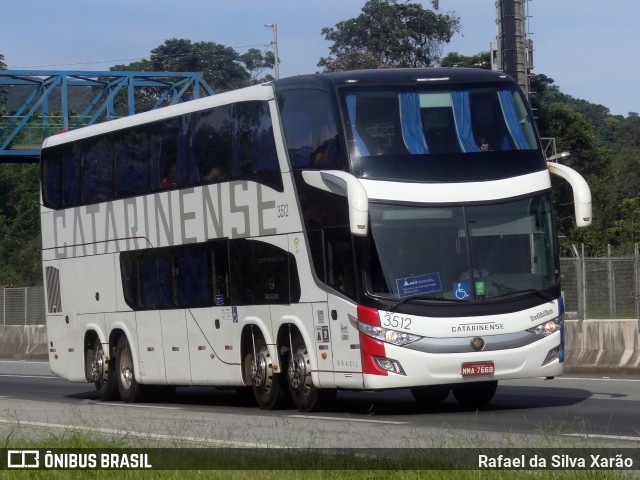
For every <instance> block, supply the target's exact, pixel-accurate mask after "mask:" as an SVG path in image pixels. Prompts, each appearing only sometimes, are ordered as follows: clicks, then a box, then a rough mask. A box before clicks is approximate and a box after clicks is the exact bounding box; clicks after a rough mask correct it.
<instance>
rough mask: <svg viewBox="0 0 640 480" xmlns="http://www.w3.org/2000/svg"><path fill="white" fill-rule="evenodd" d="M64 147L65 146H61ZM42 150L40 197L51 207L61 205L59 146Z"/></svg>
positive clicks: (60, 154) (60, 153)
mask: <svg viewBox="0 0 640 480" xmlns="http://www.w3.org/2000/svg"><path fill="white" fill-rule="evenodd" d="M62 148H65V147H62ZM45 152H46V153H44V152H43V161H42V198H43V200H44V204H45V205H46V206H48V207H51V208H60V207H61V206H62V159H63V154H62V152H61V148H60V147H58V148H51V149H49V150H46V151H45Z"/></svg>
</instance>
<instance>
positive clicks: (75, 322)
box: [65, 313, 104, 382]
mask: <svg viewBox="0 0 640 480" xmlns="http://www.w3.org/2000/svg"><path fill="white" fill-rule="evenodd" d="M65 323H66V322H65ZM66 327H67V342H68V348H67V351H66V352H65V354H66V357H67V359H68V364H67V375H66V378H67V379H68V380H70V381H72V382H86V381H87V379H86V375H85V355H84V337H85V333H86V332H87V330H94V331H100V330H102V331H104V314H102V313H96V314H86V315H81V314H78V315H69V324H68V325H66Z"/></svg>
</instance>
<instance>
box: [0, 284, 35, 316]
mask: <svg viewBox="0 0 640 480" xmlns="http://www.w3.org/2000/svg"><path fill="white" fill-rule="evenodd" d="M44 315H45V306H44V288H42V287H26V288H0V325H44V323H45V317H44Z"/></svg>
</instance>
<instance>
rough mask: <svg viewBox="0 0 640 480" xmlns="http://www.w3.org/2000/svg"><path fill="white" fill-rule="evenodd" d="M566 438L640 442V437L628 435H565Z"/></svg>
mask: <svg viewBox="0 0 640 480" xmlns="http://www.w3.org/2000/svg"><path fill="white" fill-rule="evenodd" d="M563 435H564V436H565V437H580V438H587V439H593V438H598V439H602V440H629V441H632V442H640V437H631V436H628V435H604V434H599V433H563Z"/></svg>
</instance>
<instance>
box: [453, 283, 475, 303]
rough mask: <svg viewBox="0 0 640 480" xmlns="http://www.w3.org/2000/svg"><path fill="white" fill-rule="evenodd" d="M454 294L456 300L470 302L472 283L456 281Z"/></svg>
mask: <svg viewBox="0 0 640 480" xmlns="http://www.w3.org/2000/svg"><path fill="white" fill-rule="evenodd" d="M453 296H454V297H455V298H456V300H463V301H465V302H468V301H469V300H470V297H471V284H470V283H469V282H454V283H453Z"/></svg>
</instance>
